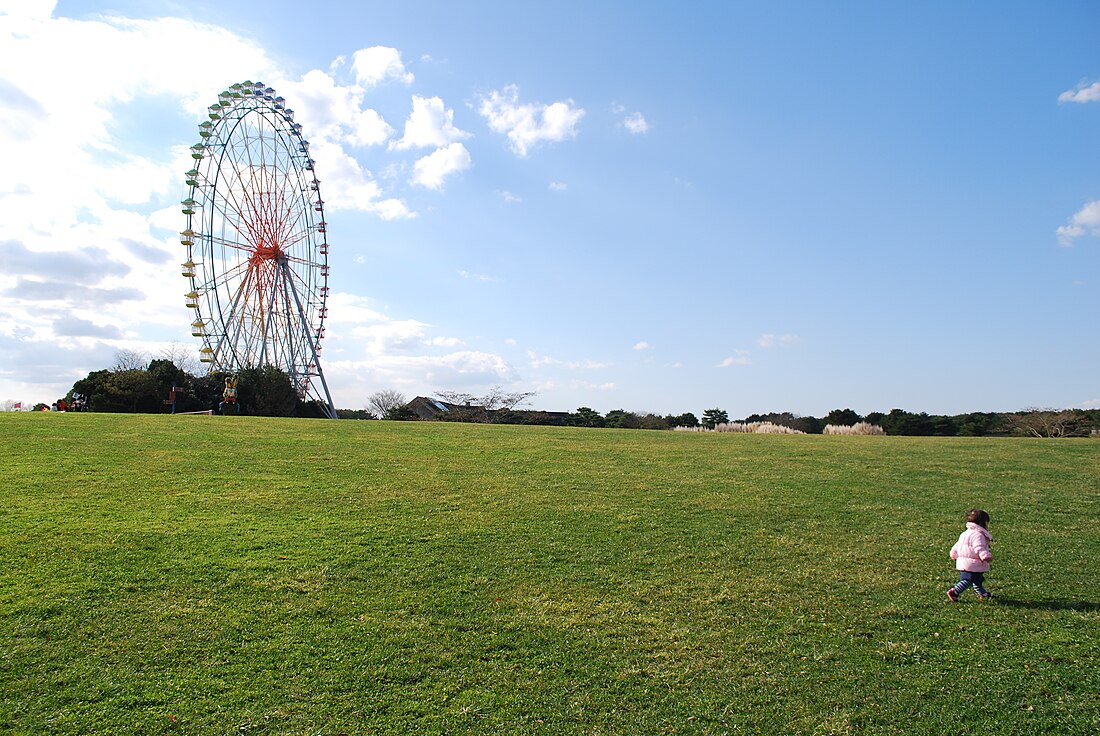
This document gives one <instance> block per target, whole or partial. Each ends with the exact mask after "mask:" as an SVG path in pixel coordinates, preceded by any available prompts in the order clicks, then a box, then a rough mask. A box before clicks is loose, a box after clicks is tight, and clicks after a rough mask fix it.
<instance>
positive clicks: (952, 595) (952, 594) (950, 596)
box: [947, 588, 959, 603]
mask: <svg viewBox="0 0 1100 736" xmlns="http://www.w3.org/2000/svg"><path fill="white" fill-rule="evenodd" d="M947 600H948V602H949V603H958V602H959V594H958V593H957V592H956V591H955V589H954V588H951V589H949V590H948V591H947Z"/></svg>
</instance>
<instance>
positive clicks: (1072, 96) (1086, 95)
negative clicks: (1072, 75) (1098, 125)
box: [1058, 82, 1100, 103]
mask: <svg viewBox="0 0 1100 736" xmlns="http://www.w3.org/2000/svg"><path fill="white" fill-rule="evenodd" d="M1058 101H1059V102H1079V103H1085V102H1100V82H1093V83H1092V84H1087V83H1085V82H1082V83H1081V84H1079V85H1077V88H1076V89H1071V90H1067V91H1066V92H1063V93H1062V94H1060V95H1058Z"/></svg>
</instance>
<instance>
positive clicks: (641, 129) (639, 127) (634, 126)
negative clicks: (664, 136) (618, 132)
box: [622, 112, 649, 135]
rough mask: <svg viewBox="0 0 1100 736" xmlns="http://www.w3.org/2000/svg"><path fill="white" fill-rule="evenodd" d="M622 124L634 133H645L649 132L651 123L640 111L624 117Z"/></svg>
mask: <svg viewBox="0 0 1100 736" xmlns="http://www.w3.org/2000/svg"><path fill="white" fill-rule="evenodd" d="M622 126H623V127H624V128H626V129H627V131H629V132H630V133H633V134H634V135H644V134H645V133H648V132H649V123H648V122H646V119H645V116H643V115H642V114H641V113H640V112H634V113H631V114H629V115H627V116H626V117H625V118H623V122H622Z"/></svg>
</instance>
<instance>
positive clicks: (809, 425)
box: [35, 351, 1100, 437]
mask: <svg viewBox="0 0 1100 736" xmlns="http://www.w3.org/2000/svg"><path fill="white" fill-rule="evenodd" d="M177 358H178V356H176V355H164V356H161V357H159V358H154V359H151V360H148V359H146V358H145V357H144V356H141V355H139V354H136V353H129V352H124V351H120V352H119V354H118V355H117V356H116V361H115V365H114V366H113V367H112V368H111V369H105V370H99V371H92V372H91V373H89V374H88V375H87V376H86V377H85V378H82V379H80V380H78V381H76V383H74V384H73V387H72V389H71V390H70V391H69V392H68V393H67V394H66V395H65V396H64V397H61V398H59V399H58V400H57V401H56V402H55V405H68V406H73V404H74V399H75V400H76V401H75V403H76V405H77V406H79V407H80V408H81V409H83V410H86V411H96V412H131V413H169V412H171V411H175V412H197V411H215V412H216V411H218V410H219V406H220V405H221V402H222V399H223V392H224V390H225V379H226V374H223V373H210V374H206V375H195V373H194V366H191V365H190V364H187V362H186V360H184V361H179V360H177ZM180 362H183V363H184V364H185V365H186V367H188V368H191V370H187V369H185V368H184V367H180V365H179V363H180ZM236 377H237V386H236V388H237V397H238V404H239V408H240V413H241V414H245V415H253V416H273V417H317V418H320V417H323V416H324V411H323V409H322V407H320V406H318V405H317V404H316V402H313V401H303V400H302V399H301V398H300V397H299V396H298V392H297V391H296V390H295V387H294V386H293V384H292V382H291V380H290V377H289V376H288V375H287V374H286V373H285V372H283V371H281V370H280V369H278V368H276V367H274V366H265V367H262V368H246V369H243V370H241V371H240V372H238V373H237V374H236ZM534 395H535V394H534V393H533V392H517V393H510V392H506V391H503V390H502V389H501V387H499V386H497V387H494V388H493V389H491V390H490V391H489V392H488V393H487V394H485V395H483V396H479V395H474V394H468V393H461V392H455V391H439V392H437V393H436V394H435V398H436V399H437V400H439V401H441V402H447V404H448V405H449V406H450V407H451V408H452V409H453V411H448V412H446V413H444V414H440V415H439V416H438V417H437V419H438V420H441V421H457V422H482V423H495V424H529V425H549V426H574V427H604V428H611V429H656V430H661V429H675V428H676V427H689V428H696V427H702V428H706V429H714V428H715V427H716V426H717V425H719V424H725V423H730V422H731V419H730V417H729V414H728V412H726V411H725V410H724V409H720V408H711V409H707V410H705V411H704V412H703V413H702V415H701V416H696V415H695V414H694V413H692V412H685V413H683V414H666V415H663V416H661V415H658V414H653V413H650V412H633V411H626V410H624V409H613V410H611V411H609V412H607V413H606V414H601V413H600V412H598V411H596V410H594V409H592V408H591V407H587V406H582V407H579V408H578V409H577V410H576V411H574V412H549V411H540V410H532V409H520V408H518V407H519V405H521V404H523V403H525V402H527V401H529V400H530V399H531V397H533V396H534ZM409 404H410V402H408V401H407V400H406V398H405V396H404V395H402V394H401V393H399V392H397V391H392V390H385V391H378V392H376V393H374V394H372V395H371V396H370V397H369V398H368V401H367V406H366V407H365V408H364V409H338V410H337V416H339V417H340V418H343V419H389V420H418V419H420V417H418V416H417V415H416V414H415V413H414V412H412V411H411V410H410V409H409ZM35 408H36V409H41V408H49V407H46V405H44V404H37V405H36V406H35ZM732 421H738V422H744V423H752V422H770V423H772V424H777V425H780V426H784V427H789V428H790V429H793V430H797V431H800V432H805V433H806V434H821V433H822V432H823V431H824V429H825V427H826V426H827V425H834V426H851V425H854V424H856V423H859V422H866V423H868V424H872V425H875V426H878V427H881V428H882V429H883V430H884V431H885V432H886V434H889V435H902V436H934V437H987V436H1007V435H1026V436H1031V437H1079V436H1089V435H1091V436H1097V435H1100V409H1063V410H1058V409H1037V408H1032V409H1025V410H1022V411H1018V412H971V413H967V414H956V415H940V414H927V413H924V412H919V413H914V412H909V411H905V410H903V409H892V410H890V411H889V412H886V413H884V412H870V413H869V414H866V415H861V414H859V413H858V412H856V411H854V410H852V409H834V410H833V411H830V412H829V413H828V414H827V415H825V416H824V417H813V416H804V415H799V414H794V413H791V412H780V413H770V414H750V415H749V416H747V417H744V418H743V419H736V420H732Z"/></svg>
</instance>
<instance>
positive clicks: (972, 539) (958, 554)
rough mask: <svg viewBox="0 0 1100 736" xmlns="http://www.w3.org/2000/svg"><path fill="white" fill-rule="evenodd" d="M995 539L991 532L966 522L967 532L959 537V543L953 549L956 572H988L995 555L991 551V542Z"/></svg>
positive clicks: (952, 555)
mask: <svg viewBox="0 0 1100 736" xmlns="http://www.w3.org/2000/svg"><path fill="white" fill-rule="evenodd" d="M991 539H993V537H992V536H991V535H990V534H989V530H988V529H986V528H985V527H983V526H980V525H978V524H975V523H974V522H972V521H968V522H966V531H965V532H963V533H962V534H960V535H959V541H957V542H955V546H954V547H952V548H951V559H953V560H954V561H955V569H956V570H966V571H967V572H986V571H988V570H989V561H990V560H992V559H993V553H992V552H990V551H989V540H991Z"/></svg>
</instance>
